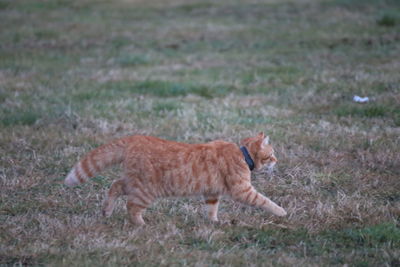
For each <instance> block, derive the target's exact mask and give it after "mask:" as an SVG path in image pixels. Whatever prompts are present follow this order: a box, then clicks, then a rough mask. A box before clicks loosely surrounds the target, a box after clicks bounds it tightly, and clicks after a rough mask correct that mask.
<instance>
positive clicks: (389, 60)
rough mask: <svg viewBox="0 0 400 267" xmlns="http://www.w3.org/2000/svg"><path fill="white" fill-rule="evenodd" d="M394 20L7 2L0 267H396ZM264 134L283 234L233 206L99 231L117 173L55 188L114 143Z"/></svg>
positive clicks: (245, 7) (348, 8)
mask: <svg viewBox="0 0 400 267" xmlns="http://www.w3.org/2000/svg"><path fill="white" fill-rule="evenodd" d="M399 10H400V9H399V6H398V4H397V2H395V1H382V2H374V1H358V0H352V1H348V2H344V1H341V0H336V1H318V0H312V1H311V0H310V1H308V0H307V1H300V2H299V1H296V2H293V1H284V2H282V1H259V0H257V1H250V2H240V1H231V0H226V1H225V0H224V1H220V2H218V3H214V2H204V1H189V2H188V1H181V0H176V1H175V0H173V1H167V2H166V1H150V2H149V1H147V2H146V1H118V2H102V1H95V2H92V1H63V0H58V1H40V2H31V1H23V0H18V1H12V2H8V1H5V2H4V1H2V2H1V1H0V18H1V19H0V20H1V22H2V26H3V25H4V28H2V31H1V32H0V40H1V46H0V163H1V164H0V200H1V201H0V265H11V266H12V265H16V266H18V265H51V266H67V265H82V266H88V265H109V266H114V265H118V266H120V265H139V264H140V265H149V266H150V265H157V266H159V265H161V266H171V265H194V266H210V265H227V266H230V265H232V266H243V265H245V266H326V265H346V264H347V265H351V266H353V265H354V266H399V264H400V262H399V260H398V259H399V258H400V250H399V247H400V241H399V240H400V229H399V221H398V220H399V217H400V193H399V192H400V179H399V177H400V172H399V170H400V165H399V163H400V153H399V147H400V139H399V136H400V128H399V125H400V113H399V109H398V106H399V104H400V102H399V100H400V96H399V95H400V94H399V92H400V90H399V84H400V80H399V75H398V73H400V65H399V64H398V62H399V55H400V46H399V38H398V25H399V22H397V24H396V19H398V14H399ZM379 12H383V13H382V17H385V18H386V17H389V18H392V19H393V21H394V23H395V24H394V25H392V26H390V25H391V24H390V23H391V21H392V20H390V21H389V22H390V23H389V26H385V25H382V23H383V22H382V23H380V22H379V23H378V22H377V21H382V19H381V20H379V18H381V17H380V16H381V13H379ZM378 13H379V14H378ZM386 20H388V19H386ZM397 21H398V20H397ZM354 94H359V95H368V96H370V97H371V103H368V104H365V105H360V104H356V103H353V102H352V101H351V98H352V96H353V95H354ZM259 131H265V132H267V133H268V134H269V135H270V137H271V140H272V142H273V145H274V146H275V148H276V151H277V156H278V160H279V162H278V165H277V169H276V170H275V172H274V173H273V174H272V175H266V174H264V173H258V174H254V185H255V186H256V187H257V189H258V190H260V191H261V192H264V193H265V194H266V195H267V196H269V197H270V198H271V199H273V200H274V201H276V202H277V203H279V204H281V205H282V206H283V207H285V208H286V209H287V211H288V216H287V217H285V218H277V217H274V216H271V215H269V214H265V213H263V212H262V211H260V210H257V209H252V208H248V207H243V206H241V205H239V204H237V203H235V202H233V201H231V200H230V199H224V200H223V203H222V205H221V208H220V216H219V217H220V219H221V222H220V223H217V224H213V223H210V222H209V221H208V220H206V219H205V216H204V212H203V205H202V201H201V200H199V199H166V200H160V201H158V202H157V203H156V204H155V205H153V206H152V207H151V208H150V209H149V210H148V211H147V212H146V214H145V216H144V217H145V220H146V222H147V225H146V226H144V227H142V228H134V227H133V226H132V225H131V224H130V223H129V222H128V220H127V216H126V210H125V207H124V200H120V201H119V202H118V205H117V208H116V211H115V214H114V215H113V216H112V217H111V218H109V219H105V218H103V217H101V215H100V207H101V205H102V201H103V199H104V194H105V191H106V190H107V188H108V187H109V185H110V183H111V182H112V180H114V179H115V178H116V177H118V173H119V172H118V168H115V169H111V170H108V171H106V172H104V173H103V174H102V175H101V176H98V177H96V178H95V179H94V180H93V181H91V182H90V183H87V184H85V185H82V186H80V187H78V188H72V189H71V188H66V187H65V186H63V184H62V182H63V179H64V177H65V175H66V174H67V172H68V171H69V169H70V168H71V167H72V166H73V164H74V163H75V161H76V160H77V159H78V158H79V157H80V156H82V155H83V154H84V153H85V152H87V151H89V150H90V149H93V148H94V147H96V146H98V145H100V144H103V143H105V142H107V141H109V140H111V139H113V138H116V137H120V136H125V135H130V134H149V135H155V136H159V137H162V138H168V139H172V140H178V141H183V142H190V143H196V142H206V141H210V140H214V139H225V140H228V141H233V142H238V141H239V140H240V139H241V138H243V137H246V136H249V135H252V134H254V133H257V132H259Z"/></svg>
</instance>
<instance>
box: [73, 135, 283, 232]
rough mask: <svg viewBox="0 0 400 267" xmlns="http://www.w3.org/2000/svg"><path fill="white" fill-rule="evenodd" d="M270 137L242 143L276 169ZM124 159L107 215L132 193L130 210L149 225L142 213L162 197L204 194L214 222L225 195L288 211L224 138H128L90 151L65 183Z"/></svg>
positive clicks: (260, 165) (260, 163)
mask: <svg viewBox="0 0 400 267" xmlns="http://www.w3.org/2000/svg"><path fill="white" fill-rule="evenodd" d="M268 140H269V139H268V137H265V136H264V134H263V133H260V134H259V135H257V136H255V137H250V138H246V139H244V140H243V141H242V143H241V145H244V146H246V147H247V149H248V151H249V153H250V156H251V157H252V159H253V161H254V163H255V169H256V170H260V169H263V168H271V167H272V166H273V165H274V164H275V163H276V162H277V160H276V158H275V156H274V153H273V148H272V146H271V145H269V144H268ZM118 163H122V166H123V174H122V176H121V179H119V180H116V181H115V182H114V183H113V184H112V185H111V188H110V190H109V191H108V196H107V199H106V201H105V205H104V208H103V214H104V215H105V216H110V215H111V214H112V211H113V208H114V204H115V200H116V199H117V198H118V197H120V196H122V195H126V196H127V210H128V213H129V216H130V219H131V221H132V222H133V223H136V224H144V221H143V218H142V213H143V211H144V210H145V209H146V208H147V207H149V206H150V205H151V204H152V203H153V202H154V201H155V200H156V199H159V198H163V197H170V196H176V197H179V196H195V195H202V196H204V198H205V202H206V207H207V213H208V216H209V218H210V220H212V221H217V220H218V218H217V212H218V204H219V198H220V196H223V195H229V196H231V197H232V198H233V199H235V200H237V201H239V202H241V203H243V204H247V205H251V206H255V207H260V208H262V209H264V210H266V211H268V212H271V213H272V214H275V215H277V216H285V215H286V212H285V210H284V209H282V208H281V207H279V206H278V205H276V204H275V203H274V202H272V201H271V200H270V199H268V198H267V197H265V196H263V195H262V194H260V193H258V192H257V191H256V190H255V189H254V187H253V186H252V185H251V181H250V170H249V168H248V166H247V164H246V162H245V160H244V157H243V154H242V152H241V150H240V148H239V147H238V146H237V145H235V144H233V143H229V142H224V141H213V142H210V143H206V144H184V143H178V142H173V141H167V140H162V139H159V138H156V137H151V136H139V135H137V136H130V137H125V138H122V139H118V140H115V141H113V142H111V143H109V144H106V145H103V146H100V147H99V148H97V149H95V150H93V151H91V152H89V153H88V154H87V155H86V156H84V157H83V159H82V160H80V161H79V162H78V163H77V164H76V165H75V166H74V168H73V169H72V170H71V171H70V173H69V174H68V176H67V177H66V179H65V184H66V185H68V186H73V185H78V184H80V183H83V182H86V181H88V179H89V178H91V177H93V176H95V175H96V174H97V173H99V172H100V171H102V170H103V169H105V168H107V167H109V166H111V165H114V164H118Z"/></svg>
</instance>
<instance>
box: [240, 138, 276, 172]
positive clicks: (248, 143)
mask: <svg viewBox="0 0 400 267" xmlns="http://www.w3.org/2000/svg"><path fill="white" fill-rule="evenodd" d="M240 144H241V145H242V146H245V147H246V148H247V150H248V151H249V153H250V156H251V158H252V159H253V161H254V166H255V167H254V169H255V170H264V169H265V170H268V171H271V170H272V168H273V167H274V165H275V164H276V162H277V161H278V160H277V159H276V157H275V155H274V149H273V147H272V146H271V145H270V144H269V137H268V136H265V134H264V133H262V132H261V133H259V134H258V135H257V136H254V137H249V138H245V139H243V140H242V141H241V142H240Z"/></svg>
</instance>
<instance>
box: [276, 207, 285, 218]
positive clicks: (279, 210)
mask: <svg viewBox="0 0 400 267" xmlns="http://www.w3.org/2000/svg"><path fill="white" fill-rule="evenodd" d="M274 214H275V215H276V216H286V215H287V212H286V210H284V209H283V208H281V207H279V208H277V209H276V210H275V211H274Z"/></svg>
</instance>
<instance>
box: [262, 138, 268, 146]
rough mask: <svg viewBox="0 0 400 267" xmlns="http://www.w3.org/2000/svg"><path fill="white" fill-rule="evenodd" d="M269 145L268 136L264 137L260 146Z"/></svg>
mask: <svg viewBox="0 0 400 267" xmlns="http://www.w3.org/2000/svg"><path fill="white" fill-rule="evenodd" d="M268 144H269V136H266V137H265V138H264V140H263V141H262V146H266V145H268Z"/></svg>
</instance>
